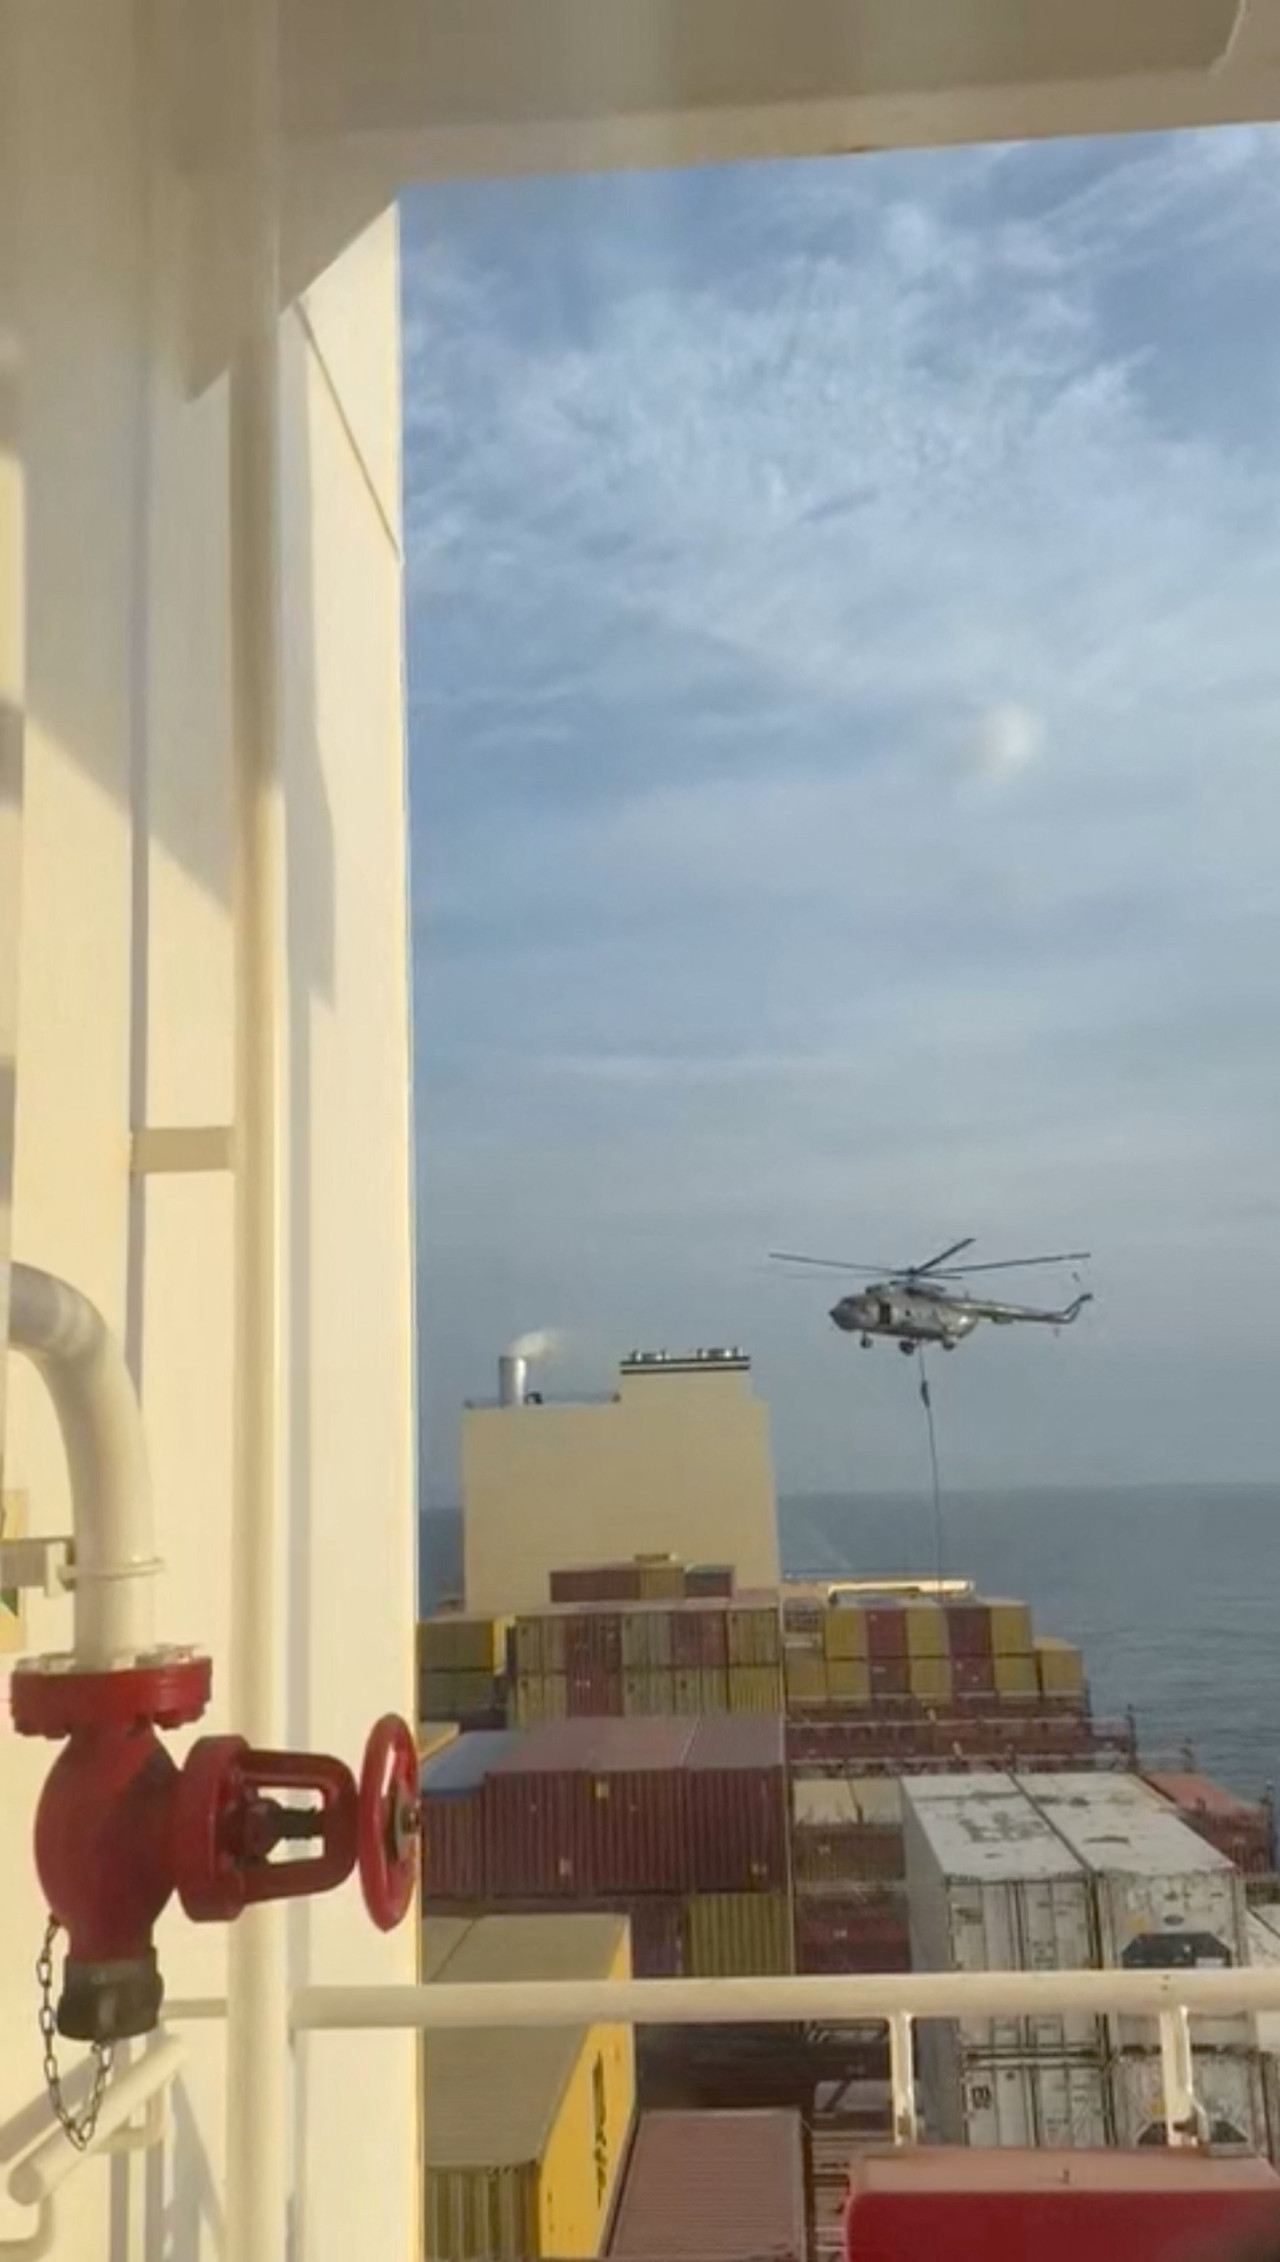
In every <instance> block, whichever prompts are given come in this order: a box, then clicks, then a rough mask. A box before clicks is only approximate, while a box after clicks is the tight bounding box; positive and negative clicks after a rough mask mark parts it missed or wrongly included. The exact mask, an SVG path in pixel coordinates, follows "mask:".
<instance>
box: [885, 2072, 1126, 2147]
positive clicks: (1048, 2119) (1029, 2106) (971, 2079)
mask: <svg viewBox="0 0 1280 2262" xmlns="http://www.w3.org/2000/svg"><path fill="white" fill-rule="evenodd" d="M924 2095H925V2109H926V2114H927V2116H928V2119H929V2123H930V2134H931V2135H932V2134H934V2133H936V2134H937V2136H938V2137H939V2138H940V2139H941V2140H942V2142H943V2143H946V2144H968V2145H972V2146H974V2147H984V2148H985V2147H988V2146H991V2145H1018V2146H1022V2147H1034V2146H1044V2147H1050V2146H1052V2147H1053V2148H1054V2149H1055V2150H1076V2149H1081V2148H1087V2149H1089V2150H1096V2149H1097V2148H1098V2147H1099V2146H1101V2145H1105V2144H1108V2143H1110V2141H1111V2130H1110V2123H1109V2119H1108V2112H1107V2078H1106V2074H1105V2073H1104V2071H1103V2069H1102V2068H1101V2066H1099V2065H1096V2064H1094V2063H1092V2062H1091V2061H1090V2060H1088V2059H1085V2058H1039V2059H1034V2060H1030V2059H1022V2060H1016V2059H1006V2058H979V2057H973V2056H965V2057H962V2058H958V2059H957V2060H956V2061H955V2063H954V2067H953V2074H952V2079H951V2081H950V2082H949V2083H947V2084H946V2085H945V2086H944V2085H943V2084H942V2083H938V2084H937V2085H936V2086H931V2085H930V2084H929V2083H928V2082H926V2084H925V2090H924Z"/></svg>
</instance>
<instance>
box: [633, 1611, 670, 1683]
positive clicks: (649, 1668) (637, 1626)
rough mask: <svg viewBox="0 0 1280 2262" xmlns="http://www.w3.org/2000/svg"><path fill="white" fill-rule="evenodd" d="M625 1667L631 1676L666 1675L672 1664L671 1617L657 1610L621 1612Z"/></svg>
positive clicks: (665, 1612) (667, 1612)
mask: <svg viewBox="0 0 1280 2262" xmlns="http://www.w3.org/2000/svg"><path fill="white" fill-rule="evenodd" d="M622 1663H623V1666H624V1667H625V1668H626V1670H627V1671H629V1672H635V1673H665V1672H666V1671H667V1670H668V1668H669V1667H670V1664H671V1615H670V1612H669V1611H666V1610H662V1609H654V1608H652V1607H650V1608H649V1609H648V1610H624V1611H623V1612H622Z"/></svg>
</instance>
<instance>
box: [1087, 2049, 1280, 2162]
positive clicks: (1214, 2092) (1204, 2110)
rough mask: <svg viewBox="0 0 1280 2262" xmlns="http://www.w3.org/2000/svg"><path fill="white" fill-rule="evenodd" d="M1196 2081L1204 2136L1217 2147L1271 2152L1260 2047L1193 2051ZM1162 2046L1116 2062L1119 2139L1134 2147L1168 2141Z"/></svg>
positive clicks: (1113, 2086)
mask: <svg viewBox="0 0 1280 2262" xmlns="http://www.w3.org/2000/svg"><path fill="white" fill-rule="evenodd" d="M1191 2066H1192V2072H1191V2086H1192V2090H1193V2093H1194V2096H1195V2100H1196V2105H1197V2107H1198V2109H1199V2113H1200V2115H1201V2116H1202V2118H1201V2135H1202V2140H1203V2141H1205V2142H1207V2143H1209V2144H1212V2145H1213V2147H1214V2149H1215V2150H1216V2151H1241V2152H1256V2153H1259V2154H1261V2155H1262V2157H1263V2158H1265V2157H1266V2154H1267V2146H1268V2131H1267V2114H1266V2089H1265V2084H1264V2081H1263V2067H1262V2060H1261V2058H1260V2057H1259V2055H1258V2053H1257V2051H1256V2050H1193V2052H1192V2056H1191ZM1163 2099H1164V2082H1163V2074H1162V2071H1161V2061H1160V2053H1159V2051H1158V2050H1143V2051H1128V2050H1127V2051H1125V2052H1124V2053H1123V2054H1122V2055H1121V2056H1120V2057H1117V2058H1115V2059H1114V2060H1113V2061H1112V2066H1111V2109H1112V2114H1113V2117H1114V2121H1115V2131H1116V2142H1117V2144H1123V2145H1126V2146H1128V2147H1130V2148H1133V2147H1135V2146H1138V2145H1143V2144H1163V2143H1165V2142H1166V2141H1167V2131H1166V2128H1165V2122H1164V2102H1163Z"/></svg>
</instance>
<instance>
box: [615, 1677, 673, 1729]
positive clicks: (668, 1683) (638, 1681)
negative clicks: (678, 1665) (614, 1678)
mask: <svg viewBox="0 0 1280 2262" xmlns="http://www.w3.org/2000/svg"><path fill="white" fill-rule="evenodd" d="M622 1709H623V1711H624V1712H625V1713H628V1714H638V1715H640V1716H641V1717H642V1718H645V1719H651V1720H654V1719H663V1718H665V1717H666V1716H668V1715H669V1714H671V1713H673V1712H674V1711H675V1710H676V1683H675V1675H674V1673H662V1672H627V1673H624V1674H623V1676H622Z"/></svg>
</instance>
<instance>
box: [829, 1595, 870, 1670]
mask: <svg viewBox="0 0 1280 2262" xmlns="http://www.w3.org/2000/svg"><path fill="white" fill-rule="evenodd" d="M822 1646H823V1648H824V1649H825V1651H826V1653H827V1656H828V1657H842V1658H850V1657H865V1656H866V1654H867V1614H866V1611H865V1610H863V1609H861V1608H860V1607H859V1605H858V1604H857V1603H853V1604H848V1603H840V1604H837V1606H836V1608H835V1609H834V1610H828V1611H826V1612H825V1613H824V1616H823V1620H822Z"/></svg>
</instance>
